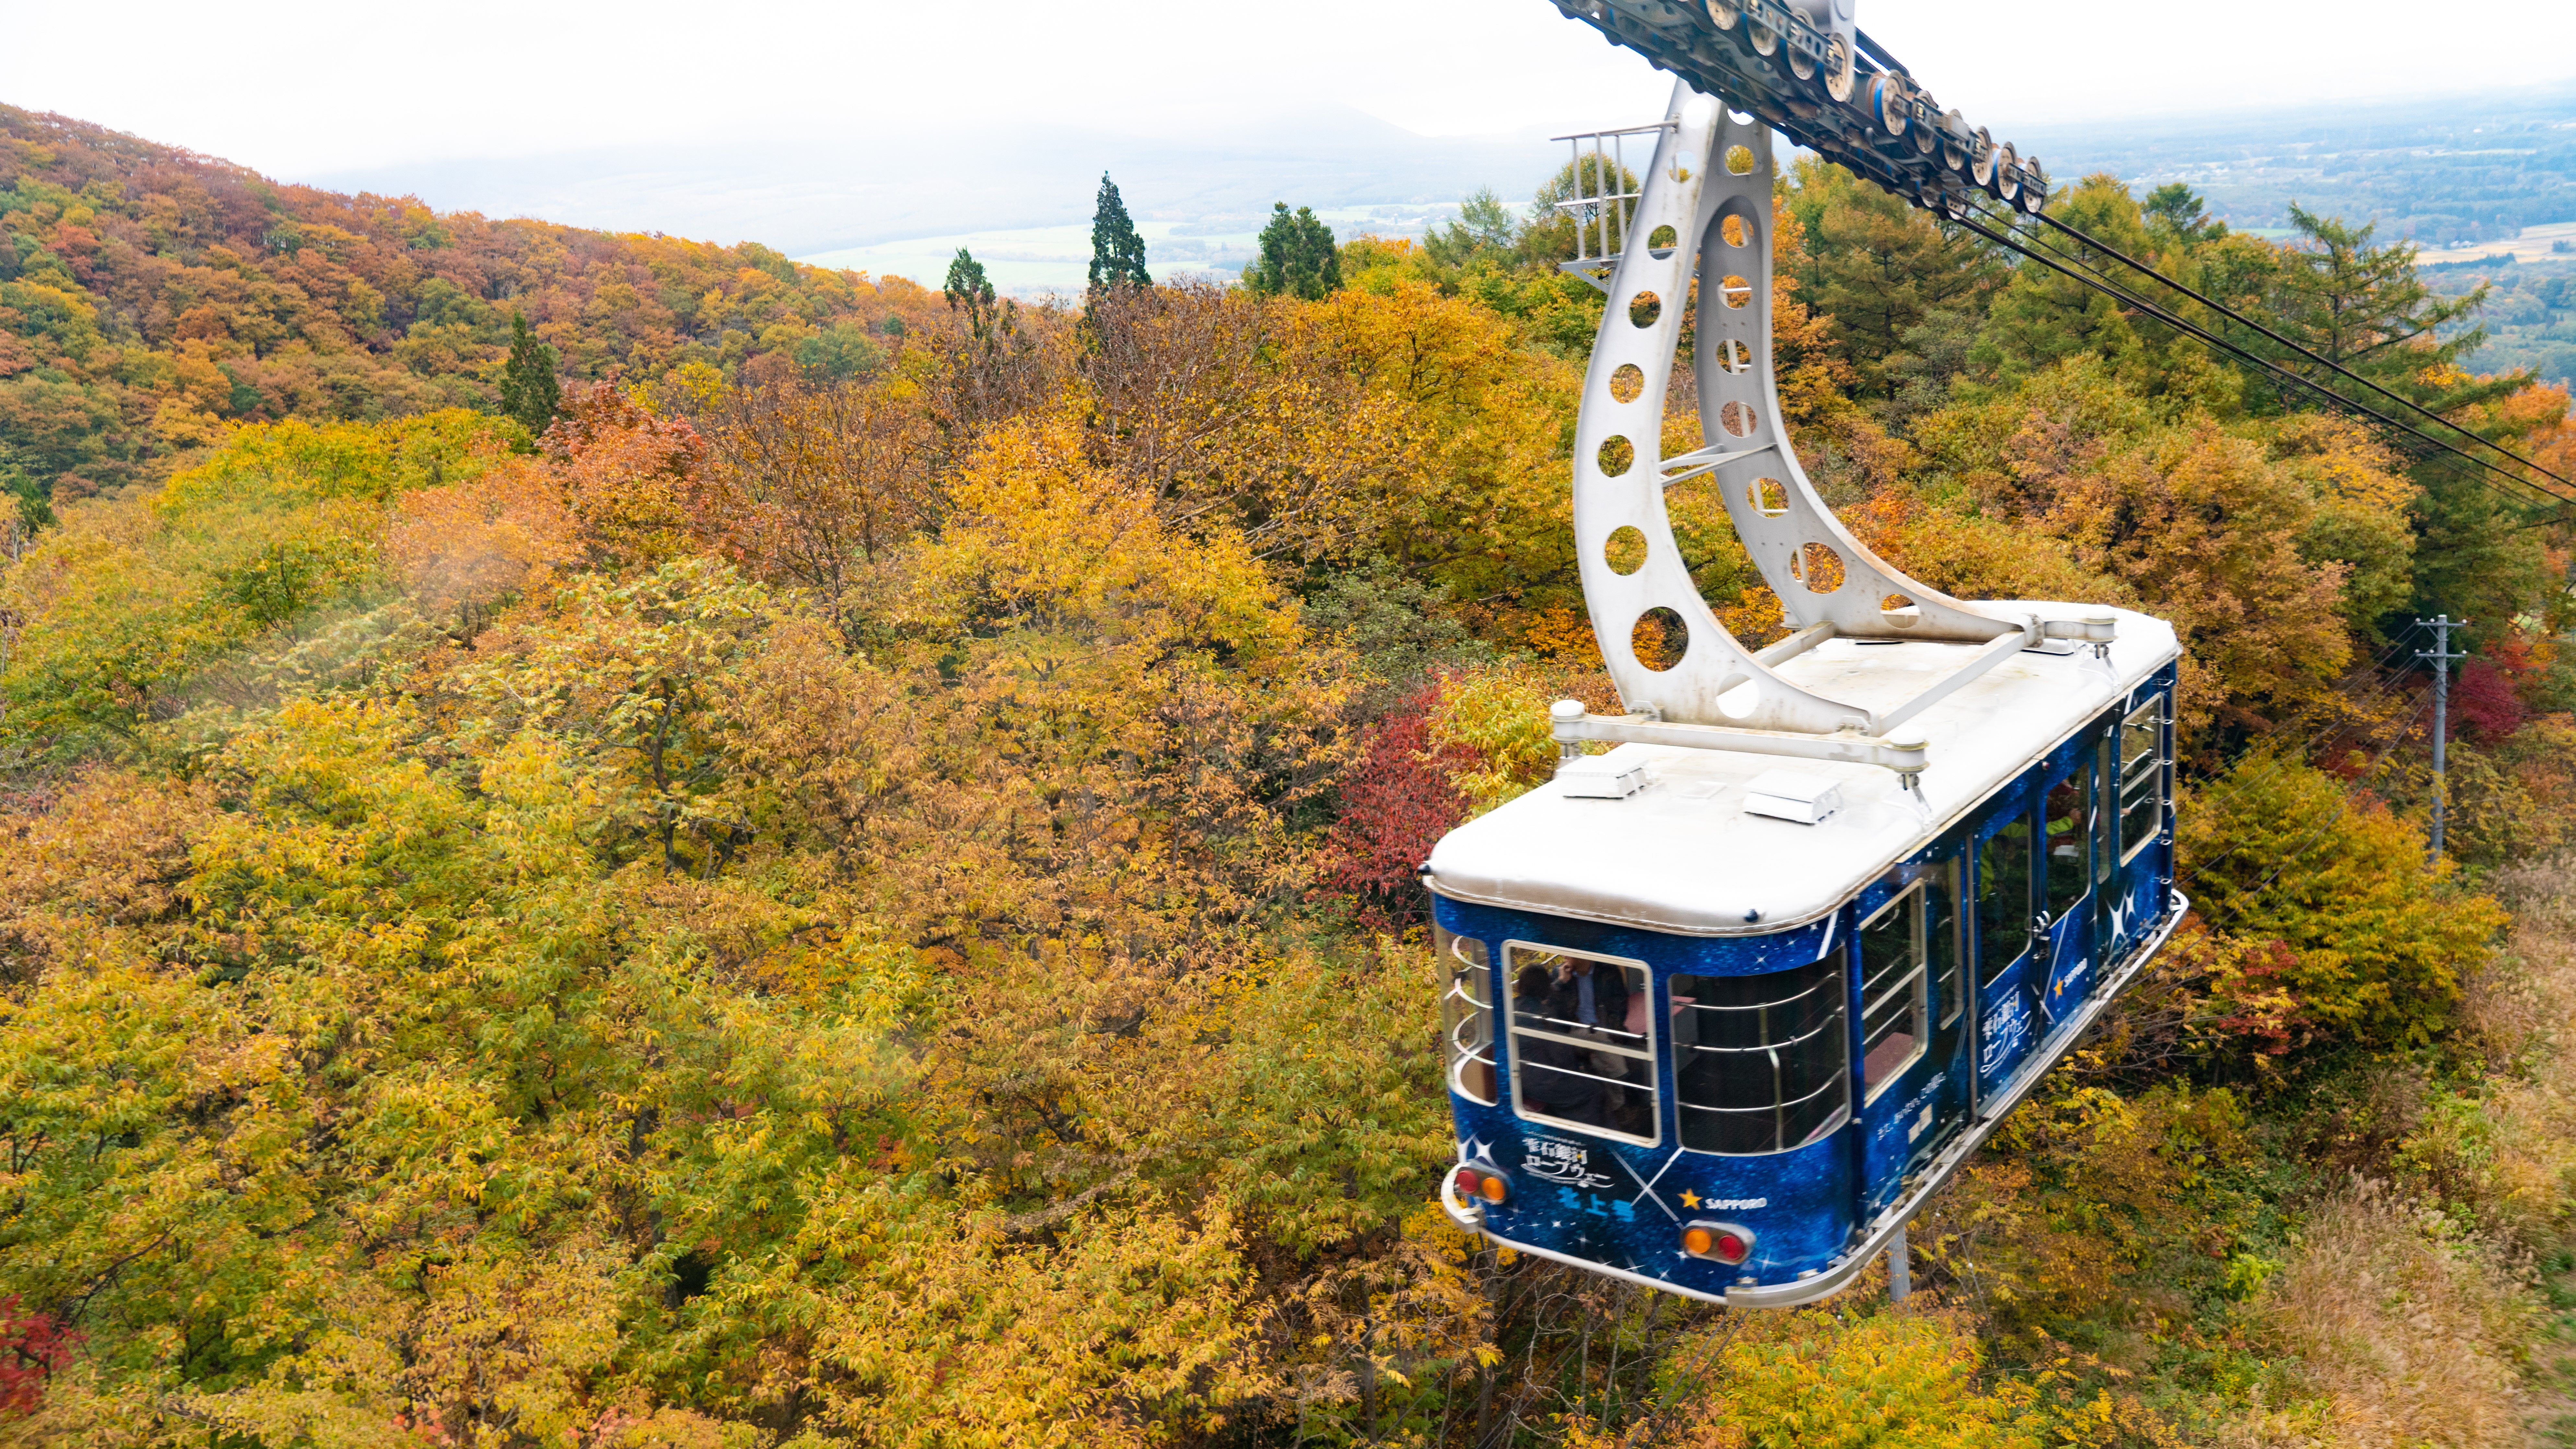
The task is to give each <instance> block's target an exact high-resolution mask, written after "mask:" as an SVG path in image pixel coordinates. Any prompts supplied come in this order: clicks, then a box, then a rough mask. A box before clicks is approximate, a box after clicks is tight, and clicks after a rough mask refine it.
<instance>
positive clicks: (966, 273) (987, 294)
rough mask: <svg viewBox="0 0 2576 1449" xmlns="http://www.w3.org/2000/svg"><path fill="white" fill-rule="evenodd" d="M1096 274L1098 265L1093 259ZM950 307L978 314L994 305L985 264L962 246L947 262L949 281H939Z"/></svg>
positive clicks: (1093, 268) (990, 282)
mask: <svg viewBox="0 0 2576 1449" xmlns="http://www.w3.org/2000/svg"><path fill="white" fill-rule="evenodd" d="M1091 266H1092V271H1093V273H1094V274H1095V275H1096V274H1097V273H1098V272H1099V270H1100V264H1099V263H1098V262H1093V263H1092V264H1091ZM940 291H941V292H942V293H944V294H945V295H946V296H947V298H948V305H949V306H950V307H951V308H957V307H963V308H965V309H966V315H967V316H969V317H981V316H982V315H983V314H984V313H985V312H987V311H989V310H991V308H992V306H993V279H992V278H991V277H988V276H986V275H985V274H984V264H983V263H982V262H979V261H977V260H975V254H974V253H973V252H970V251H968V250H966V249H965V248H964V247H959V248H958V249H957V259H956V260H955V261H952V262H950V263H949V264H948V280H947V281H946V282H943V283H941V284H940Z"/></svg>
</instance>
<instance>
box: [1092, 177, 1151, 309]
mask: <svg viewBox="0 0 2576 1449" xmlns="http://www.w3.org/2000/svg"><path fill="white" fill-rule="evenodd" d="M1091 285H1092V288H1093V290H1095V291H1096V290H1098V289H1100V288H1102V287H1150V286H1152V285H1154V279H1153V278H1152V277H1149V276H1147V275H1146V274H1145V238H1143V237H1142V236H1139V235H1138V234H1137V232H1136V223H1135V222H1133V221H1131V220H1129V219H1128V216H1127V203H1126V202H1124V201H1122V200H1120V199H1119V196H1118V183H1116V182H1114V181H1112V180H1110V179H1109V173H1108V172H1106V171H1103V172H1101V173H1100V205H1099V207H1098V208H1097V209H1096V210H1095V211H1093V212H1092V215H1091Z"/></svg>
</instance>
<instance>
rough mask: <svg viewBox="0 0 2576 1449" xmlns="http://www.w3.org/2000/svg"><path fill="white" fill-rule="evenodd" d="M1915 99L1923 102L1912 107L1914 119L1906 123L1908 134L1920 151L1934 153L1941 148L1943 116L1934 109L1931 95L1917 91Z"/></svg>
mask: <svg viewBox="0 0 2576 1449" xmlns="http://www.w3.org/2000/svg"><path fill="white" fill-rule="evenodd" d="M1915 99H1916V100H1917V101H1919V102H1920V103H1921V104H1920V105H1919V106H1916V107H1913V108H1911V110H1912V115H1913V119H1912V120H1910V121H1908V122H1907V123H1906V124H1907V129H1906V134H1907V135H1909V136H1912V137H1913V138H1914V149H1915V150H1916V151H1917V152H1918V153H1920V154H1922V155H1925V156H1930V155H1934V154H1936V153H1938V152H1939V151H1940V149H1941V117H1940V116H1939V115H1938V114H1937V113H1935V112H1934V111H1933V109H1932V98H1931V97H1930V96H1927V95H1924V94H1923V93H1922V92H1920V91H1917V92H1915Z"/></svg>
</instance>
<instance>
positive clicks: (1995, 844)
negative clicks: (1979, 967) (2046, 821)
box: [1977, 815, 2034, 986]
mask: <svg viewBox="0 0 2576 1449" xmlns="http://www.w3.org/2000/svg"><path fill="white" fill-rule="evenodd" d="M2033 838H2034V837H2033V836H2032V834H2031V828H2030V821H2029V819H2028V818H2027V817H2026V816H2021V815H2016V816H2015V817H2014V819H2013V821H2012V823H2011V824H2009V825H2006V826H2005V827H2004V828H2003V829H2001V830H1998V831H1996V832H1995V833H1994V834H1993V836H1991V837H1989V838H1988V839H1987V841H1986V843H1985V844H1984V845H1982V846H1980V847H1978V850H1977V943H1978V954H1979V956H1980V957H1981V959H1982V960H1983V961H1984V962H1985V979H1986V984H1987V985H1989V986H1992V985H1993V984H1994V983H1995V978H1996V977H1998V976H2001V975H2002V974H2003V972H2004V968H2005V967H2008V966H2010V965H2012V963H2013V962H2015V961H2018V960H2020V959H2021V953H2022V952H2024V951H2026V950H2029V949H2030V925H2031V919H2030V908H2031V884H2030V876H2031V859H2030V856H2031V841H2032V839H2033Z"/></svg>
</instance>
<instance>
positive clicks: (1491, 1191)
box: [1476, 1177, 1510, 1202]
mask: <svg viewBox="0 0 2576 1449" xmlns="http://www.w3.org/2000/svg"><path fill="white" fill-rule="evenodd" d="M1476 1190H1477V1192H1479V1193H1481V1194H1482V1195H1483V1196H1484V1199H1485V1201H1487V1202H1501V1201H1502V1200H1503V1195H1504V1194H1505V1193H1506V1192H1508V1191H1510V1189H1508V1188H1506V1187H1504V1186H1503V1180H1502V1179H1501V1178H1499V1177H1488V1178H1486V1179H1485V1183H1484V1186H1482V1187H1480V1188H1478V1189H1476Z"/></svg>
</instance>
